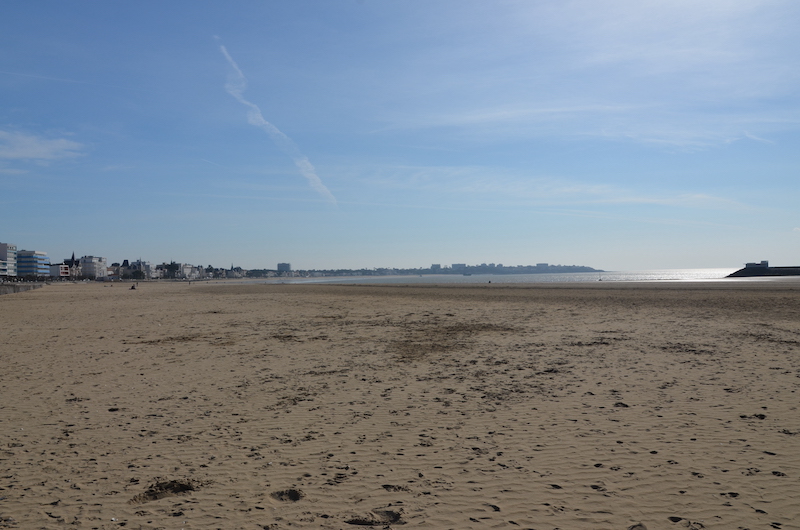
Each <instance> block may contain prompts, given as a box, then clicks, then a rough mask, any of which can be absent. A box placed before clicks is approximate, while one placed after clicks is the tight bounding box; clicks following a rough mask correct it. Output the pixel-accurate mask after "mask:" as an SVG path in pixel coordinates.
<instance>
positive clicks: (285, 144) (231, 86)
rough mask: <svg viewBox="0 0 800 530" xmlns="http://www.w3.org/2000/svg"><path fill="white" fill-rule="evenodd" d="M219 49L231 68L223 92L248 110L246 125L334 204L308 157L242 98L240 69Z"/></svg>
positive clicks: (242, 76) (242, 80)
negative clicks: (264, 137)
mask: <svg viewBox="0 0 800 530" xmlns="http://www.w3.org/2000/svg"><path fill="white" fill-rule="evenodd" d="M219 48H220V51H222V54H223V55H224V56H225V59H227V60H228V63H229V64H230V65H231V67H232V68H233V74H232V75H231V76H230V77H229V79H228V82H227V83H226V84H225V90H227V92H228V94H230V95H231V96H233V97H234V98H236V100H237V101H238V102H239V103H241V104H242V105H244V106H246V107H247V108H248V109H249V110H248V111H247V121H248V123H250V124H251V125H254V126H256V127H259V128H260V129H262V130H264V131H265V132H266V133H267V134H268V135H269V137H270V139H271V140H272V141H273V142H274V143H275V145H277V146H278V148H279V149H280V150H281V151H283V152H284V153H286V154H287V155H288V156H289V157H290V158H291V159H292V161H294V165H295V166H297V169H298V170H299V171H300V174H301V175H303V176H304V177H305V178H306V180H308V183H309V184H310V185H311V187H312V188H314V190H315V191H316V192H317V193H319V194H320V195H322V196H323V197H325V198H326V199H327V200H328V201H330V202H332V203H334V204H336V197H334V196H333V194H332V193H331V191H330V190H329V189H328V188H327V186H325V184H323V183H322V180H321V179H320V178H319V176H317V172H316V170H315V169H314V166H313V165H312V164H311V162H310V161H309V160H308V157H306V156H305V155H304V154H303V153H302V152H301V151H300V148H299V147H297V144H295V143H294V142H293V141H292V139H291V138H289V137H288V136H286V135H285V134H284V133H283V132H281V131H280V130H279V129H278V128H277V127H275V126H274V125H273V124H271V123H270V122H268V121H267V120H266V119H264V116H263V115H262V114H261V109H260V108H259V107H258V105H256V104H255V103H252V102H251V101H248V100H247V99H245V98H244V96H243V95H242V94H243V93H244V91H245V89H246V88H247V80H246V79H245V77H244V74H243V73H242V71H241V69H239V65H237V64H236V61H234V60H233V58H232V57H231V55H230V54H229V53H228V50H227V49H226V48H225V46H222V45H220V47H219Z"/></svg>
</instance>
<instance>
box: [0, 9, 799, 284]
mask: <svg viewBox="0 0 800 530" xmlns="http://www.w3.org/2000/svg"><path fill="white" fill-rule="evenodd" d="M799 25H800V3H798V2H796V1H794V0H787V1H782V0H769V1H759V0H747V1H738V0H720V1H717V0H708V1H697V0H660V1H659V0H654V1H652V2H640V1H638V0H624V1H621V0H620V1H614V0H610V1H596V0H575V1H571V0H558V1H556V0H552V1H536V0H528V1H504V0H497V1H492V2H486V1H470V0H453V1H441V0H426V1H424V2H423V1H417V0H411V1H408V0H402V1H401V0H396V1H395V0H382V1H377V0H352V1H350V0H341V1H330V0H320V1H311V0H309V1H305V0H297V1H291V2H289V1H237V2H209V1H202V0H201V1H197V0H192V1H177V0H176V1H170V2H161V1H158V2H156V1H147V0H145V1H139V2H99V1H86V2H60V1H46V0H43V1H38V2H24V1H11V2H3V3H2V4H0V218H1V219H2V221H0V241H2V242H11V243H16V244H17V246H18V247H19V248H24V249H28V250H42V251H45V252H47V253H48V255H50V257H51V260H52V261H54V262H55V261H58V260H61V259H63V258H66V257H69V256H70V255H71V254H72V252H73V251H74V252H75V253H76V254H77V255H79V256H80V255H100V256H105V257H107V258H108V260H109V262H112V261H122V260H123V259H136V258H139V257H141V258H142V259H145V260H149V261H152V262H162V261H170V260H175V261H181V262H188V263H194V264H202V265H208V264H211V265H214V266H221V267H227V266H230V265H231V264H232V263H233V264H235V265H238V266H242V267H245V268H274V267H275V266H276V264H277V263H278V262H291V263H292V266H293V267H294V268H303V269H306V268H338V267H344V268H361V267H367V268H371V267H386V266H394V267H423V266H428V265H430V264H431V263H442V264H450V263H469V264H475V263H483V262H487V263H489V262H494V263H503V264H505V265H519V264H532V263H537V262H549V263H560V264H578V265H589V266H592V267H596V268H601V269H605V270H635V269H654V268H694V267H738V266H740V265H741V264H742V263H743V262H745V261H753V260H761V259H769V260H770V261H771V262H772V263H773V264H775V265H798V264H800V207H798V205H800V171H799V170H800V32H798V31H797V27H798V26H799Z"/></svg>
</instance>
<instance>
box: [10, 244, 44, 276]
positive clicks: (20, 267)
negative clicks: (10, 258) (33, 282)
mask: <svg viewBox="0 0 800 530" xmlns="http://www.w3.org/2000/svg"><path fill="white" fill-rule="evenodd" d="M17 276H21V277H23V278H24V277H26V276H33V277H35V278H41V277H43V276H50V258H48V257H47V253H46V252H40V251H38V250H20V251H18V252H17Z"/></svg>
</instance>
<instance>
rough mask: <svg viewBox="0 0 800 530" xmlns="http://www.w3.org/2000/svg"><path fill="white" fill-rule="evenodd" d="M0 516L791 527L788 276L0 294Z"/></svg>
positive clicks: (798, 311)
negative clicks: (735, 279)
mask: <svg viewBox="0 0 800 530" xmlns="http://www.w3.org/2000/svg"><path fill="white" fill-rule="evenodd" d="M0 323H1V325H2V331H3V333H2V339H1V342H2V344H0V352H1V355H2V356H1V357H0V358H1V359H2V371H1V373H0V528H20V529H33V528H87V529H89V528H101V529H110V528H119V527H126V528H131V529H139V528H142V529H155V528H164V529H179V528H185V529H187V530H188V529H199V528H222V529H238V528H246V529H256V530H257V529H283V528H330V529H340V528H358V527H367V528H368V527H370V526H372V527H375V528H396V527H400V526H401V525H407V526H406V527H412V526H414V527H421V528H437V529H438V528H441V529H447V528H453V529H466V528H474V529H486V528H520V529H523V528H534V529H537V530H544V529H547V530H550V529H554V528H560V529H628V528H637V529H642V528H647V529H649V530H654V529H662V528H663V529H672V528H674V529H682V528H694V529H697V528H720V529H723V528H724V529H736V528H740V529H741V528H749V529H757V528H780V529H797V528H800V522H799V521H800V411H798V405H799V403H798V398H800V395H798V388H800V282H791V281H786V282H763V283H760V282H746V283H741V282H730V283H728V282H720V283H716V284H691V283H689V284H686V283H664V284H631V285H623V284H617V285H603V284H592V285H591V286H588V285H586V284H581V285H580V286H563V285H562V286H525V287H522V286H500V285H497V286H495V285H492V286H486V285H483V286H471V287H464V286H443V287H429V286H425V287H422V286H352V285H351V286H331V285H327V286H323V285H202V284H194V285H191V286H189V285H186V284H177V283H162V284H155V283H154V284H145V283H142V284H141V285H140V288H139V289H138V290H135V291H131V290H128V289H127V288H126V286H124V285H119V284H118V285H115V286H114V287H106V286H103V285H95V284H91V285H85V284H84V285H57V286H50V287H46V288H44V289H39V290H36V291H30V292H26V293H20V294H14V295H6V296H2V297H0Z"/></svg>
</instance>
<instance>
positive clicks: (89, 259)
mask: <svg viewBox="0 0 800 530" xmlns="http://www.w3.org/2000/svg"><path fill="white" fill-rule="evenodd" d="M81 276H85V277H87V278H96V279H103V278H106V277H107V276H108V263H106V258H101V257H97V256H84V257H82V258H81Z"/></svg>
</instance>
